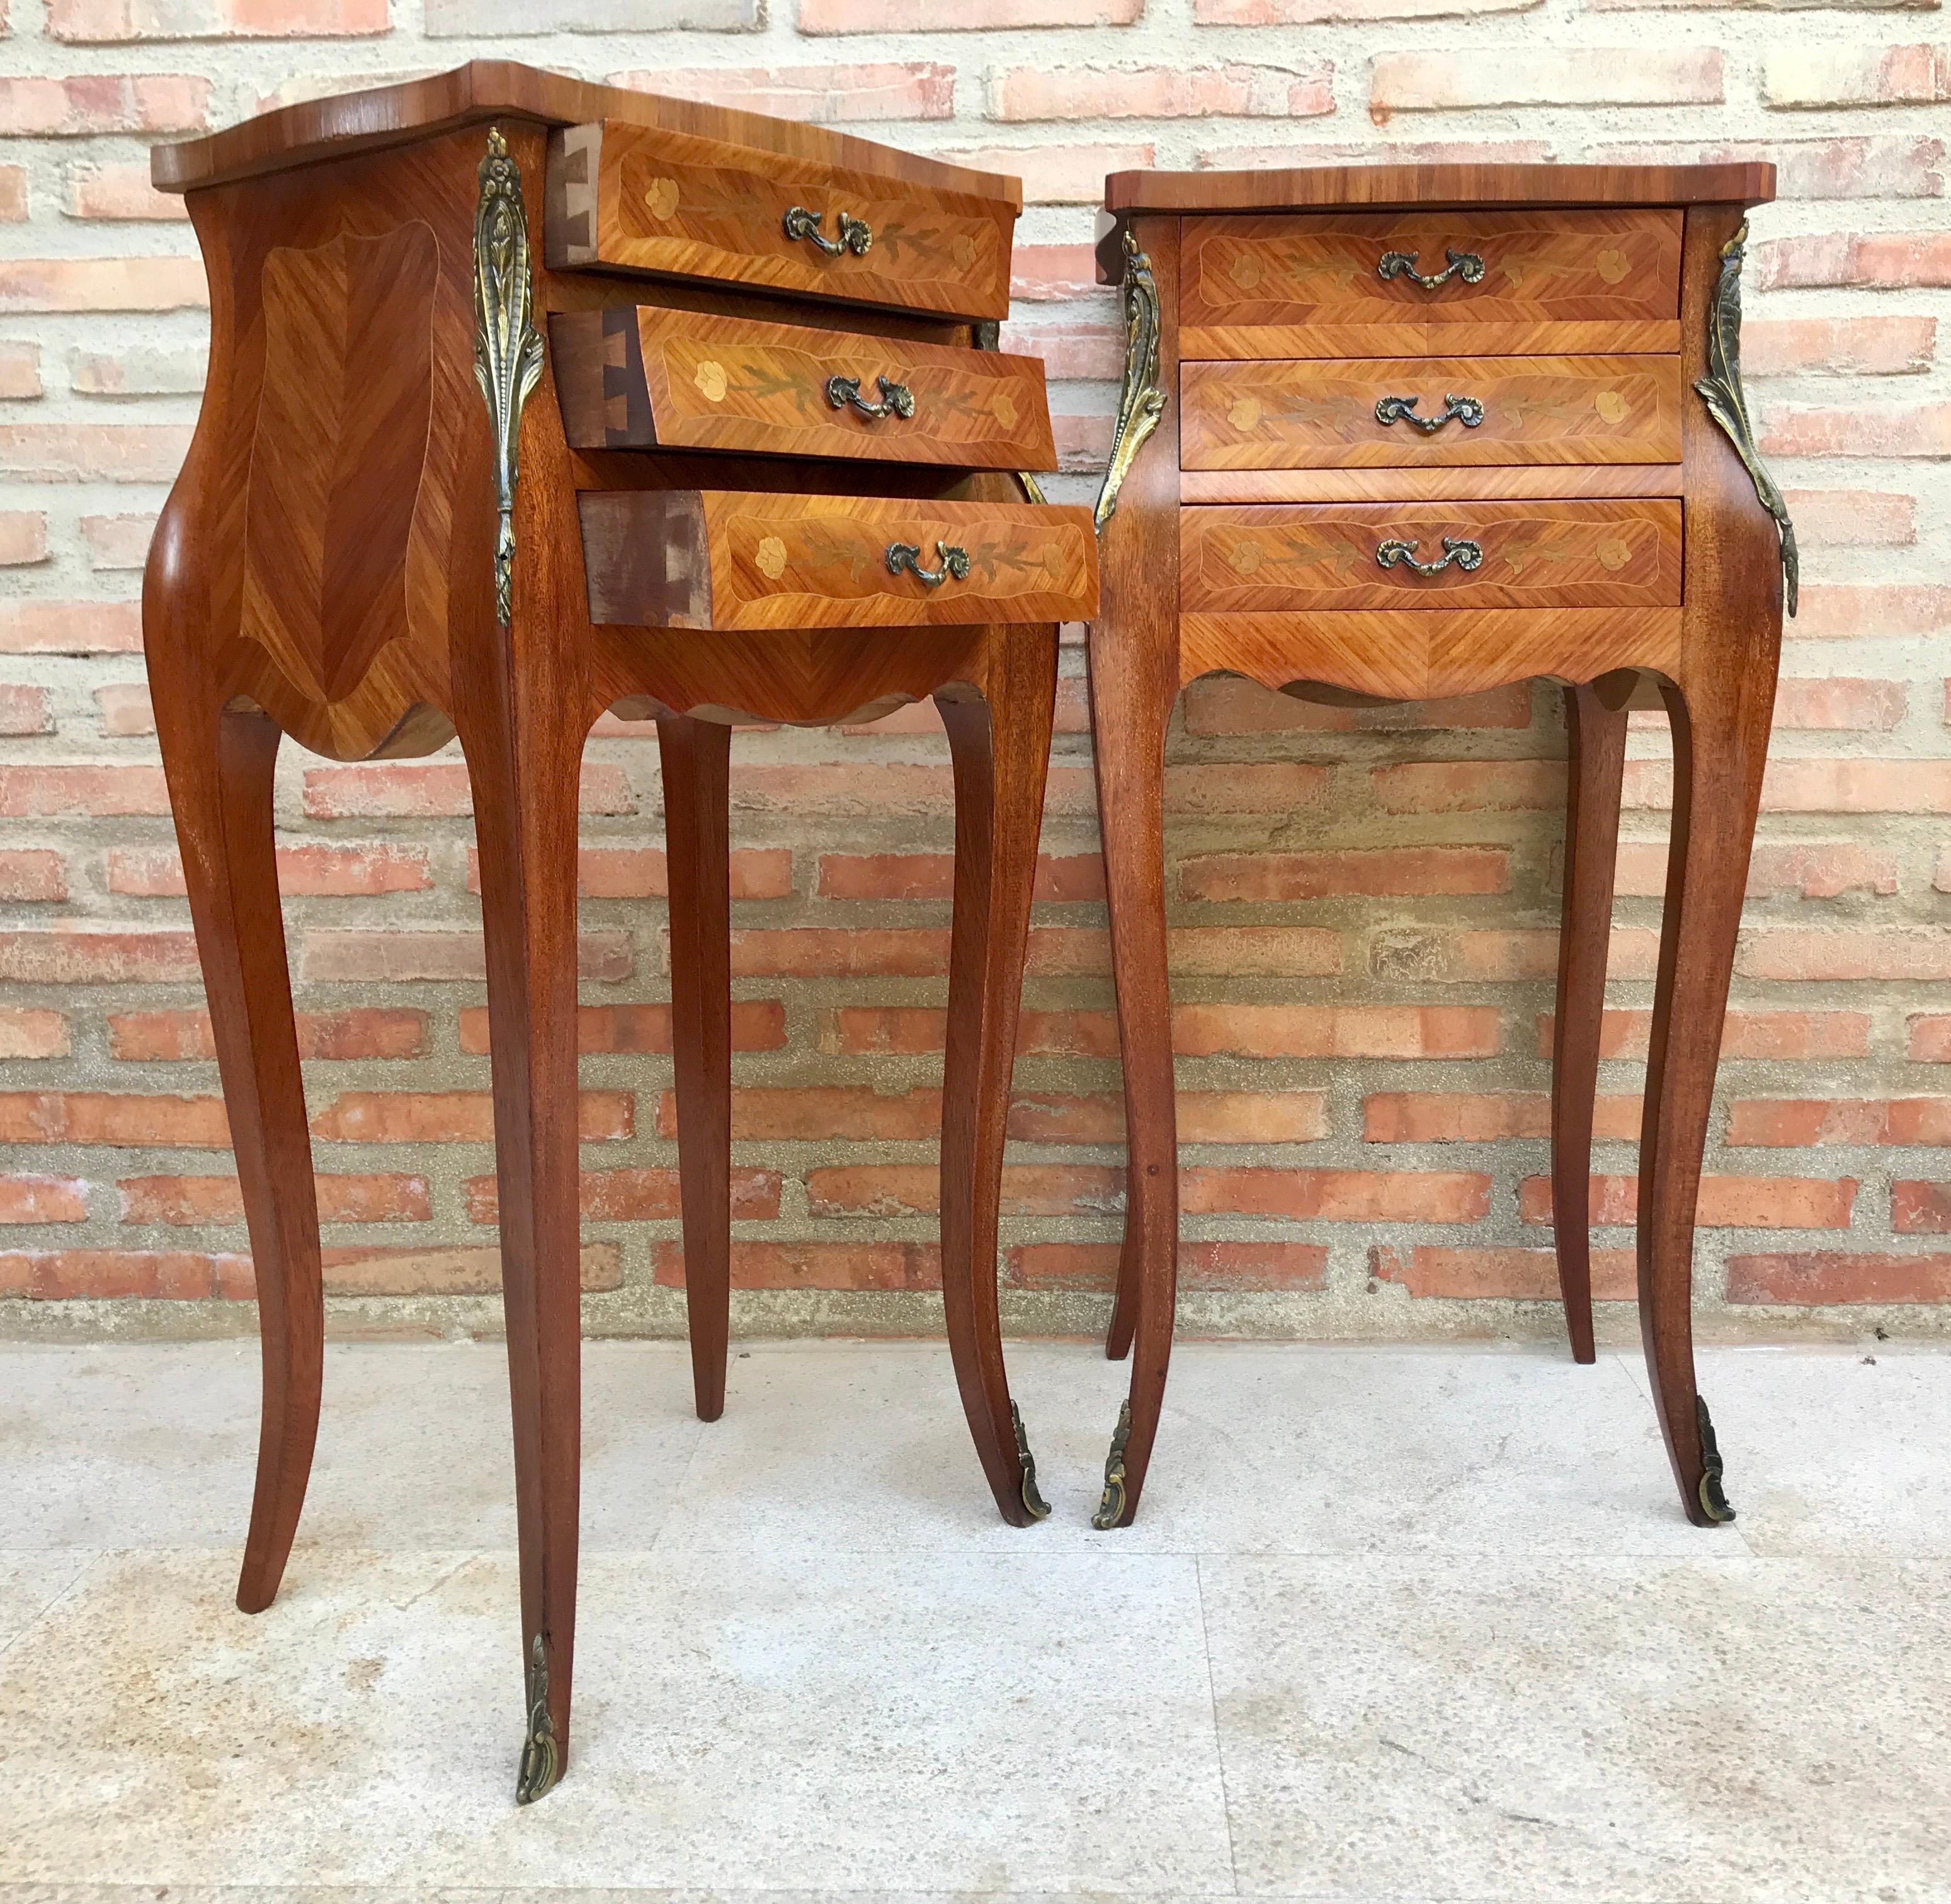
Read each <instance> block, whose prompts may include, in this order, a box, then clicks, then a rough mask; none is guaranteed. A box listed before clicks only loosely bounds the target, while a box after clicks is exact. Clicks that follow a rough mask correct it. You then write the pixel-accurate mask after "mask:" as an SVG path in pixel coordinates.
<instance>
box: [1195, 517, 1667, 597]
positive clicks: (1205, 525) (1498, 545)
mask: <svg viewBox="0 0 1951 1904" xmlns="http://www.w3.org/2000/svg"><path fill="white" fill-rule="evenodd" d="M1179 535H1180V557H1181V561H1180V575H1181V579H1180V591H1181V594H1180V604H1181V606H1182V607H1183V608H1184V609H1185V610H1187V611H1188V613H1192V612H1199V611H1204V612H1206V613H1231V614H1256V613H1260V614H1276V613H1305V612H1307V611H1309V610H1318V611H1325V610H1334V609H1344V608H1439V607H1441V608H1451V607H1455V608H1609V607H1622V608H1653V607H1671V606H1673V605H1675V604H1678V601H1679V600H1680V577H1681V560H1680V556H1681V532H1680V504H1679V503H1678V501H1673V500H1662V501H1641V500H1632V501H1595V502H1474V503H1473V502H1459V503H1402V504H1397V503H1323V504H1295V505H1291V506H1267V507H1243V508H1223V507H1222V508H1194V509H1183V510H1181V511H1180V512H1179ZM1446 538H1447V547H1446ZM1473 551H1474V552H1475V559H1474V560H1473V554H1472V552H1473ZM1384 557H1389V558H1390V559H1389V560H1388V563H1387V566H1384ZM1411 563H1423V564H1425V565H1428V566H1429V567H1433V568H1434V573H1428V574H1425V573H1419V572H1418V570H1416V568H1415V567H1412V566H1411ZM1439 564H1440V565H1441V566H1437V565H1439Z"/></svg>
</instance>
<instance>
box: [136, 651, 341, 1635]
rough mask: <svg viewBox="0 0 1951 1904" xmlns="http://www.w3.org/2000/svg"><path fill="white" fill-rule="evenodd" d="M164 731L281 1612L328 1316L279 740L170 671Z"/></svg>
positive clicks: (262, 1549)
mask: <svg viewBox="0 0 1951 1904" xmlns="http://www.w3.org/2000/svg"><path fill="white" fill-rule="evenodd" d="M155 681H156V730H157V734H158V738H160V740H161V744H162V754H163V766H164V773H165V774H166V776H167V779H168V782H169V788H170V805H171V807H172V808H173V810H174V812H175V814H176V838H177V840H178V841H179V844H181V846H182V848H183V873H184V878H185V880H186V883H187V885H188V887H189V903H190V913H191V916H192V919H194V920H195V925H196V944H197V953H198V957H199V959H200V960H201V963H202V966H203V982H204V991H205V993H206V994H208V998H209V1001H210V1019H211V1030H212V1033H213V1035H214V1039H215V1041H216V1045H217V1069H218V1070H219V1072H220V1075H221V1076H222V1078H223V1100H224V1105H225V1107H226V1110H228V1112H229V1118H230V1137H231V1143H232V1145H233V1148H234V1149H235V1150H236V1153H237V1178H238V1187H239V1190H240V1191H241V1192H242V1196H243V1200H244V1216H245V1223H246V1224H247V1225H248V1228H249V1230H250V1232H251V1263H252V1267H253V1272H254V1277H255V1279H256V1282H257V1288H258V1330H259V1333H260V1334H261V1337H262V1341H263V1347H264V1416H263V1422H262V1425H261V1428H260V1430H259V1436H258V1480H257V1487H256V1490H255V1492H254V1494H253V1496H252V1497H251V1531H250V1533H249V1534H248V1537H247V1538H246V1540H245V1545H244V1565H243V1568H242V1572H241V1574H240V1575H239V1579H238V1583H237V1604H238V1605H239V1606H241V1607H242V1609H244V1611H245V1612H247V1613H258V1612H262V1611H263V1610H264V1609H265V1608H266V1607H267V1606H270V1603H271V1602H272V1600H273V1599H274V1598H275V1597H276V1594H277V1590H278V1583H279V1581H280V1580H281V1579H282V1578H283V1575H284V1571H285V1562H286V1558H287V1557H288V1556H289V1554H290V1553H291V1549H292V1537H293V1535H294V1534H295V1533H296V1532H297V1531H298V1514H299V1511H300V1509H301V1508H302V1507H303V1506H304V1494H305V1483H306V1481H307V1478H309V1476H310V1475H311V1458H312V1450H313V1447H314V1444H316V1442H317V1438H318V1405H319V1387H320V1375H321V1369H322V1362H323V1341H324V1333H325V1301H324V1291H323V1283H322V1281H321V1278H320V1268H319V1240H318V1203H317V1191H316V1188H315V1185H314V1178H313V1175H312V1155H311V1135H310V1132H309V1131H308V1130H307V1127H306V1123H305V1104H304V1083H303V1080H302V1078H301V1075H300V1072H299V1069H298V1032H297V1027H296V1025H295V1021H294V1019H293V1017H292V985H291V974H290V971H289V966H287V963H286V954H285V923H284V916H283V910H282V909H281V908H280V907H279V903H278V869H277V861H276V855H275V851H274V846H273V835H272V813H271V792H272V776H273V769H274V767H275V766H276V761H277V757H278V741H279V732H278V729H277V728H276V726H275V725H274V724H273V723H272V722H271V721H270V720H269V719H267V718H266V717H265V716H264V715H263V714H261V713H258V712H256V711H255V710H245V709H241V708H232V709H228V710H219V709H218V708H217V707H216V706H215V705H214V703H212V702H210V701H205V702H204V704H203V705H202V706H201V707H197V706H195V705H193V704H192V703H191V701H190V698H189V696H188V695H187V694H186V693H184V692H183V691H173V689H172V686H171V684H170V679H169V671H167V670H162V669H158V670H157V671H156V676H155Z"/></svg>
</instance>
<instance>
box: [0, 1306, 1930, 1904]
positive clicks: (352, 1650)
mask: <svg viewBox="0 0 1951 1904" xmlns="http://www.w3.org/2000/svg"><path fill="white" fill-rule="evenodd" d="M1012 1359H1013V1369H1014V1372H1015V1380H1016V1392H1017V1394H1018V1396H1019V1399H1020V1400H1021V1401H1022V1404H1023V1408H1024V1412H1025V1417H1026V1419H1028V1421H1029V1425H1030V1429H1031V1434H1032V1440H1033V1442H1034V1444H1035V1447H1036V1450H1037V1453H1038V1459H1039V1464H1040V1467H1041V1474H1042V1478H1043V1481H1044V1491H1045V1493H1046V1494H1047V1495H1048V1496H1049V1497H1050V1500H1051V1502H1052V1503H1053V1506H1054V1509H1055V1512H1054V1515H1053V1517H1052V1519H1050V1521H1048V1522H1045V1523H1044V1524H1043V1525H1041V1526H1040V1527H1038V1528H1034V1529H1030V1530H1027V1531H1018V1530H1015V1529H1012V1528H1007V1527H1005V1526H1004V1525H1002V1524H1001V1523H1000V1522H999V1521H997V1519H996V1518H995V1517H994V1513H993V1511H992V1510H991V1509H990V1507H989V1506H988V1502H987V1498H986V1495H985V1493H984V1490H982V1487H981V1485H980V1483H979V1478H978V1476H977V1473H976V1467H975V1462H974V1458H973V1456H972V1453H970V1450H969V1447H968V1444H967V1441H966V1437H965V1434H964V1431H963V1427H962V1425H961V1421H960V1412H959V1410H958V1409H957V1404H956V1400H955V1395H954V1381H953V1379H952V1377H951V1373H950V1371H949V1368H948V1365H947V1358H946V1356H945V1355H944V1353H942V1352H941V1351H940V1350H938V1349H936V1348H935V1347H932V1346H927V1345H893V1346H890V1345H887V1344H880V1345H875V1346H864V1345H863V1346H855V1345H851V1344H848V1345H823V1346H788V1345H778V1344H754V1345H751V1346H750V1347H748V1348H746V1349H745V1350H742V1351H741V1352H740V1353H738V1355H737V1358H736V1359H735V1362H734V1363H733V1367H732V1383H731V1399H730V1403H729V1408H728V1410H727V1412H726V1417H725V1419H723V1421H722V1422H718V1423H716V1424H713V1425H711V1426H710V1427H708V1428H707V1427H703V1426H701V1425H700V1424H698V1422H696V1421H695V1420H694V1419H691V1414H690V1411H689V1406H688V1372H687V1366H686V1364H685V1359H684V1357H683V1355H682V1351H681V1350H677V1349H676V1348H674V1347H670V1346H668V1345H657V1344H595V1345H592V1347H590V1349H589V1350H588V1355H587V1369H588V1382H587V1384H586V1387H587V1406H586V1410H585V1416H586V1421H587V1430H586V1437H587V1456H586V1466H585V1496H584V1512H583V1526H584V1530H585V1532H584V1561H583V1577H582V1578H583V1585H582V1615H581V1628H580V1631H579V1640H578V1649H577V1650H578V1668H579V1685H578V1690H577V1706H576V1760H575V1763H574V1765H573V1769H572V1771H571V1772H570V1776H569V1778H567V1780H566V1781H565V1782H564V1783H563V1785H562V1786H561V1787H559V1788H558V1789H557V1790H556V1791H555V1792H554V1793H552V1794H551V1796H549V1797H548V1799H547V1800H546V1801H545V1803H542V1804H540V1805H538V1806H533V1807H532V1808H529V1809H525V1810H520V1811H518V1810H517V1809H516V1807H515V1806H514V1803H513V1792H512V1787H513V1774H514V1757H515V1752H516V1748H517V1744H518V1743H519V1735H520V1697H519V1695H520V1678H519V1672H518V1668H517V1660H518V1658H519V1640H518V1635H517V1619H516V1598H515V1569H514V1555H513V1551H512V1550H513V1546H514V1515H513V1511H512V1508H511V1506H510V1482H509V1478H508V1457H507V1400H506V1391H505V1385H504V1383H505V1364H504V1359H503V1357H502V1355H501V1351H500V1350H499V1349H498V1347H495V1346H493V1345H473V1344H454V1345H443V1346H439V1347H434V1346H427V1347H407V1346H378V1345H349V1344H348V1345H341V1346H336V1347H333V1348H332V1350H330V1351H329V1362H328V1371H327V1398H326V1421H325V1424H324V1428H323V1434H322V1437H321V1442H320V1459H319V1466H318V1470H317V1473H316V1475H314V1481H313V1487H312V1494H311V1501H310V1503H309V1505H308V1507H307V1518H306V1522H305V1525H304V1529H303V1531H302V1533H301V1540H300V1545H299V1547H298V1551H297V1553H295V1555H294V1556H293V1559H292V1566H291V1568H290V1571H289V1574H288V1575H287V1576H286V1584H285V1588H284V1591H283V1594H282V1595H281V1597H280V1598H279V1602H278V1603H277V1605H276V1606H275V1607H274V1608H273V1609H272V1610H271V1611H270V1612H267V1613H265V1614H263V1615H260V1616H258V1617H257V1618H246V1617H245V1616H244V1615H242V1614H240V1613H239V1612H236V1610H235V1609H234V1608H233V1606H232V1605H231V1603H230V1591H231V1588H232V1586H233V1575H234V1570H235V1565H236V1548H237V1543H238V1540H239V1536H240V1534H241V1531H242V1526H243V1522H244V1518H245V1510H246V1506H247V1503H248V1496H249V1488H250V1479H251V1452H252V1444H253V1439H254V1432H255V1409H256V1372H255V1367H254V1359H253V1356H252V1355H251V1353H250V1352H249V1351H248V1350H246V1349H245V1348H243V1347H237V1346H233V1345H229V1344H199V1345H195V1346H174V1347H105V1348H99V1349H86V1350H69V1349H57V1348H48V1347H9V1348H5V1349H0V1904H29V1901H30V1900H32V1901H33V1904H111V1900H112V1904H158V1900H164V1901H165V1904H259V1900H264V1904H270V1900H276V1901H277V1904H380V1900H391V1899H402V1898H407V1897H429V1896H441V1897H446V1896H451V1897H453V1898H454V1899H455V1900H457V1904H459V1901H460V1900H466V1901H467V1904H503V1901H504V1900H507V1904H513V1900H514V1899H538V1900H540V1899H545V1898H546V1899H549V1900H551V1904H557V1901H558V1900H560V1901H563V1904H566V1900H567V1899H568V1898H570V1897H571V1896H575V1897H579V1898H580V1897H585V1896H589V1897H595V1896H604V1895H606V1894H607V1895H608V1896H612V1897H613V1898H614V1899H616V1900H617V1904H624V1900H626V1899H628V1900H629V1904H651V1899H648V1898H646V1896H645V1893H658V1894H659V1896H658V1899H657V1904H664V1900H666V1899H667V1900H670V1904H679V1900H683V1901H684V1904H741V1895H740V1894H741V1893H765V1894H766V1896H765V1900H764V1904H800V1901H801V1900H802V1899H804V1900H806V1904H811V1901H812V1900H813V1899H830V1900H836V1904H837V1900H839V1899H843V1898H848V1897H857V1898H859V1899H861V1900H863V1904H895V1900H897V1899H910V1898H913V1899H924V1898H926V1899H945V1898H947V1897H951V1896H955V1895H957V1894H963V1895H980V1896H983V1897H985V1898H1000V1897H1009V1896H1022V1897H1029V1896H1047V1895H1048V1894H1049V1893H1054V1892H1065V1893H1086V1894H1088V1893H1097V1894H1100V1895H1101V1896H1107V1897H1108V1896H1115V1897H1117V1898H1119V1899H1126V1898H1134V1897H1142V1898H1144V1899H1159V1900H1187V1901H1188V1904H1189V1901H1190V1900H1191V1899H1219V1898H1227V1897H1236V1896H1250V1897H1253V1898H1260V1899H1275V1898H1287V1899H1302V1898H1306V1899H1336V1900H1341V1901H1342V1904H1425V1900H1435V1899H1459V1900H1462V1899H1469V1900H1483V1901H1484V1904H1491V1901H1493V1900H1495V1901H1496V1904H1520V1900H1522V1904H1547V1900H1549V1901H1550V1904H1560V1900H1566V1899H1593V1900H1615V1901H1617V1904H1625V1900H1647V1904H1688V1901H1690V1900H1703V1901H1705V1900H1713V1901H1714V1904H1722V1901H1723V1900H1729V1901H1731V1900H1740V1901H1741V1904H1747V1900H1768V1904H1831V1900H1835V1901H1836V1904H1843V1901H1844V1900H1853V1899H1865V1900H1871V1901H1872V1904H1912V1901H1913V1900H1918V1901H1922V1900H1934V1901H1935V1900H1946V1899H1951V1354H1946V1353H1930V1352H1927V1351H1924V1350H1899V1349H1893V1347H1890V1345H1888V1344H1881V1345H1878V1347H1877V1348H1876V1349H1875V1353H1874V1355H1873V1356H1868V1355H1866V1354H1865V1352H1864V1351H1862V1350H1855V1351H1851V1350H1707V1351H1704V1352H1703V1356H1702V1372H1703V1387H1704V1388H1705V1390H1706V1393H1707V1394H1709V1397H1711V1399H1712V1402H1713V1405H1714V1411H1715V1421H1716V1423H1717V1425H1718V1426H1719V1428H1720V1431H1721V1439H1722V1446H1723V1448H1724V1450H1725V1452H1726V1453H1727V1455H1728V1484H1729V1491H1730V1493H1731V1494H1732V1496H1733V1497H1734V1500H1735V1502H1736V1504H1737V1506H1738V1507H1739V1509H1740V1519H1739V1521H1738V1522H1737V1523H1736V1525H1734V1527H1732V1528H1727V1529H1723V1530H1718V1531H1711V1532H1702V1531H1697V1530H1695V1529H1693V1528H1689V1527H1688V1526H1687V1525H1686V1524H1685V1522H1684V1521H1683V1520H1682V1519H1681V1517H1680V1515H1679V1512H1678V1507H1677V1506H1676V1504H1675V1500H1673V1498H1672V1489H1671V1486H1670V1484H1669V1482H1668V1478H1667V1474H1666V1468H1665V1459H1664V1457H1663V1456H1662V1453H1661V1451H1660V1448H1659V1439H1658V1435H1657V1432H1656V1429H1655V1428H1654V1426H1653V1416H1652V1412H1651V1408H1650V1404H1649V1403H1648V1401H1647V1395H1646V1391H1645V1384H1644V1375H1643V1372H1641V1371H1640V1369H1638V1368H1637V1366H1636V1365H1635V1364H1634V1362H1631V1361H1630V1360H1628V1359H1625V1358H1624V1357H1622V1356H1615V1355H1612V1354H1606V1355H1603V1356H1602V1357H1601V1359H1600V1362H1599V1364H1598V1366H1597V1367H1596V1368H1591V1369H1576V1368H1574V1367H1573V1366H1572V1365H1571V1364H1570V1363H1569V1362H1568V1361H1566V1360H1565V1359H1564V1358H1563V1357H1562V1355H1559V1354H1554V1353H1549V1352H1547V1351H1544V1350H1535V1351H1517V1350H1491V1349H1482V1348H1456V1349H1443V1350H1389V1349H1381V1348H1377V1349H1363V1348H1347V1347H1336V1348H1320V1347H1266V1346H1244V1345H1242V1346H1217V1345H1202V1344H1187V1345H1186V1346H1185V1347H1183V1348H1182V1350H1181V1352H1180V1354H1179V1356H1178V1360H1177V1362H1175V1367H1174V1373H1173V1384H1172V1394H1171V1397H1170V1406H1169V1409H1168V1411H1167V1419H1166V1425H1165V1429H1164V1438H1163V1440H1162V1442H1161V1447H1160V1456H1159V1458H1158V1460H1157V1464H1156V1465H1155V1467H1154V1469H1153V1479H1152V1482H1151V1486H1150V1491H1149V1492H1148V1494H1147V1498H1146V1502H1145V1508H1144V1516H1143V1519H1142V1520H1141V1524H1140V1525H1139V1526H1138V1527H1137V1528H1134V1529H1131V1530H1128V1531H1125V1532H1123V1533H1120V1534H1096V1533H1094V1532H1093V1531H1091V1528H1090V1527H1089V1525H1088V1515H1089V1511H1090V1509H1091V1506H1092V1505H1093V1504H1094V1500H1095V1497H1096V1491H1097V1474H1098V1470H1099V1468H1100V1463H1101V1462H1102V1459H1103V1442H1104V1439H1105V1435H1106V1432H1107V1430H1108V1428H1109V1427H1110V1422H1111V1421H1112V1419H1113V1417H1114V1416H1115V1413H1116V1400H1117V1395H1118V1392H1119V1383H1120V1381H1121V1378H1122V1370H1120V1369H1113V1368H1111V1367H1109V1366H1107V1365H1106V1364H1105V1363H1104V1362H1103V1361H1102V1359H1100V1358H1098V1357H1097V1356H1094V1354H1093V1353H1091V1351H1090V1350H1088V1349H1087V1348H1085V1347H1082V1346H1078V1345H1068V1344H1021V1345H1019V1346H1017V1347H1016V1348H1015V1349H1014V1350H1013V1356H1012ZM744 1904H760V1900H759V1899H757V1897H756V1896H754V1897H753V1898H751V1899H746V1900H744Z"/></svg>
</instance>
